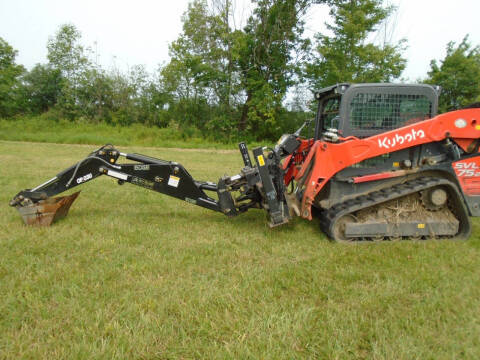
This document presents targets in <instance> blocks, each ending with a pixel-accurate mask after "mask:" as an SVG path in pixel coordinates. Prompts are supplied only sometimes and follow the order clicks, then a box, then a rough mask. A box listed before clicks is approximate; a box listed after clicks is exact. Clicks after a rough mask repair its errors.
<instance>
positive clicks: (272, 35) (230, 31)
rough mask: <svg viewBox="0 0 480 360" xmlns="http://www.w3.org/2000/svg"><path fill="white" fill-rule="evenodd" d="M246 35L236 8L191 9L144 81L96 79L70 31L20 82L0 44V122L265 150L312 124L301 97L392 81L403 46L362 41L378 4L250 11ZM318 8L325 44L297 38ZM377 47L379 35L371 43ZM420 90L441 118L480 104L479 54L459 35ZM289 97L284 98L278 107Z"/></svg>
mask: <svg viewBox="0 0 480 360" xmlns="http://www.w3.org/2000/svg"><path fill="white" fill-rule="evenodd" d="M252 3H253V5H254V8H253V11H252V13H251V14H250V16H249V17H248V19H247V20H246V22H245V24H244V25H243V26H242V27H238V26H237V25H236V23H235V21H234V20H235V14H234V10H233V9H234V0H211V1H209V2H207V1H206V0H193V1H192V2H191V3H190V4H189V6H188V10H187V11H186V13H185V14H184V16H183V18H182V22H183V31H182V33H181V34H180V35H179V36H178V38H177V39H176V40H175V41H174V42H172V43H171V44H170V45H169V55H170V60H169V62H168V63H166V64H164V65H163V66H160V67H159V70H158V71H156V72H155V73H153V74H152V73H149V72H147V71H146V69H145V68H144V67H143V66H140V65H138V66H133V67H132V68H131V69H129V70H128V71H127V72H121V71H119V70H118V69H109V70H107V69H104V68H102V67H101V66H99V65H98V64H97V63H96V62H95V61H93V60H92V58H93V53H92V51H91V50H90V49H89V48H84V47H83V46H82V43H81V34H80V32H79V31H78V29H77V28H76V27H75V26H74V25H72V24H65V25H62V26H60V28H59V29H58V31H57V32H56V33H55V34H54V35H53V36H52V37H50V38H49V40H48V43H47V50H48V55H47V59H48V62H47V63H44V64H37V65H35V66H34V67H33V68H32V69H31V70H29V71H27V70H26V69H25V68H24V67H23V66H22V65H20V64H17V63H16V60H15V59H16V56H17V51H16V50H15V49H13V48H12V46H10V45H9V44H8V43H7V42H6V41H5V40H3V39H2V38H0V117H3V118H12V117H15V116H28V115H41V116H42V117H45V118H47V119H51V120H52V121H55V120H58V119H69V120H71V121H88V122H106V123H109V124H115V125H121V126H127V125H130V124H133V123H141V124H146V125H149V126H158V127H168V126H170V127H176V128H178V129H179V131H182V132H184V133H185V134H187V135H188V134H193V133H198V134H201V135H202V136H205V137H209V138H213V139H215V140H226V141H232V140H236V139H239V138H247V139H257V140H260V139H275V138H276V137H278V135H279V134H281V133H282V132H288V131H291V130H292V129H293V128H294V127H295V126H296V125H298V124H299V123H301V122H303V121H304V120H305V119H306V118H309V117H311V116H312V114H311V112H310V109H309V107H308V105H306V99H305V98H306V97H311V93H309V92H306V91H305V89H319V88H322V87H325V86H328V85H332V84H334V83H338V82H390V81H394V80H398V79H401V74H402V71H403V70H404V68H405V66H406V59H405V58H404V57H403V52H404V50H405V48H406V40H400V41H398V42H396V43H392V42H390V41H386V38H387V36H386V34H383V37H384V38H383V39H381V41H378V39H377V41H376V42H374V41H370V39H371V38H372V34H377V35H378V34H380V37H381V35H382V34H381V33H379V31H380V29H382V28H385V27H386V26H387V25H388V21H389V19H390V17H391V15H392V14H393V12H394V11H395V8H394V7H392V6H387V5H385V4H384V1H383V0H253V1H252ZM313 6H328V7H329V9H330V18H329V20H328V21H327V22H326V31H325V33H317V34H315V36H314V37H313V39H309V38H307V37H306V36H305V34H304V32H305V20H304V19H305V16H306V15H308V12H309V11H310V10H311V8H312V7H313ZM377 38H378V36H377ZM446 49H447V53H446V57H445V58H444V59H443V60H440V61H438V60H432V62H431V70H430V71H429V72H428V74H427V76H426V78H425V79H422V80H421V81H424V82H427V83H434V84H437V85H440V86H442V87H443V95H442V97H441V100H440V109H441V110H442V111H446V110H450V109H453V108H458V107H461V106H463V105H466V104H468V103H470V102H474V101H478V100H480V97H479V96H480V81H479V79H480V77H479V75H480V50H479V48H478V46H477V47H473V46H472V45H471V44H470V42H469V40H468V36H466V37H465V38H464V39H463V40H462V41H461V42H460V43H459V44H456V43H454V42H449V43H448V44H447V47H446ZM287 95H288V96H287Z"/></svg>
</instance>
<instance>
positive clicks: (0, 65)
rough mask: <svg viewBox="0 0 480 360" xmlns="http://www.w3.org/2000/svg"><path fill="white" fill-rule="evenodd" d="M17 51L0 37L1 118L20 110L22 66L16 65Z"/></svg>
mask: <svg viewBox="0 0 480 360" xmlns="http://www.w3.org/2000/svg"><path fill="white" fill-rule="evenodd" d="M17 53H18V52H17V51H16V50H14V49H13V48H12V47H11V46H10V45H9V44H8V43H7V42H6V41H5V40H4V39H2V38H1V37H0V117H7V116H12V115H14V114H15V113H16V112H19V111H21V109H20V108H19V101H20V100H19V97H18V95H19V77H20V75H21V74H22V73H23V72H24V70H25V69H24V68H23V66H22V65H18V64H16V63H15V58H16V56H17Z"/></svg>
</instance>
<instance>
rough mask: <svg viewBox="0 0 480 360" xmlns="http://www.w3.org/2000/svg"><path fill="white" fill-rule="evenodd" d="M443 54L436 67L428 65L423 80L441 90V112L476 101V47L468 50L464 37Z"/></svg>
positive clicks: (479, 65)
mask: <svg viewBox="0 0 480 360" xmlns="http://www.w3.org/2000/svg"><path fill="white" fill-rule="evenodd" d="M446 50H447V54H446V56H445V58H444V59H443V60H441V61H440V64H439V63H438V62H437V61H436V60H432V61H431V63H430V67H431V70H430V71H429V72H428V79H427V80H426V82H428V83H430V84H436V85H440V86H441V87H442V93H441V96H440V101H439V110H440V111H442V112H444V111H449V110H453V109H458V108H460V107H462V106H465V105H468V104H470V103H472V102H475V101H479V100H480V81H479V79H480V47H479V46H475V47H472V45H471V44H470V43H469V41H468V35H467V36H465V38H464V39H463V40H462V42H461V43H460V44H458V45H456V44H455V42H453V41H451V42H449V43H448V44H447V47H446Z"/></svg>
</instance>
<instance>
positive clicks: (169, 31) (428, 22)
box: [0, 0, 480, 81]
mask: <svg viewBox="0 0 480 360" xmlns="http://www.w3.org/2000/svg"><path fill="white" fill-rule="evenodd" d="M188 2H189V1H188V0H163V1H162V0H156V1H155V0H136V1H125V0H83V1H80V0H75V1H73V0H16V1H11V0H0V37H2V38H4V39H5V40H6V41H7V42H8V43H9V44H10V45H11V46H13V47H14V48H15V49H17V50H18V51H19V54H18V57H17V62H18V63H20V64H23V65H25V66H26V67H27V68H31V67H32V66H33V65H35V64H36V63H45V62H46V54H47V50H46V44H47V41H48V38H49V36H52V35H53V34H55V32H56V31H57V29H58V27H59V26H60V25H61V24H64V23H72V24H74V25H75V26H76V27H77V28H78V29H79V30H80V32H81V33H82V39H83V40H82V43H83V45H85V46H91V47H92V48H93V49H94V50H95V49H96V50H97V54H98V60H99V63H100V64H101V65H103V66H104V67H105V68H109V67H112V66H116V67H118V68H120V69H123V70H124V69H127V68H128V66H132V65H137V64H143V65H145V66H146V67H147V69H148V70H149V71H153V70H155V69H156V68H157V67H158V64H161V63H162V62H166V61H168V44H169V43H170V42H171V41H173V40H175V39H176V38H177V36H178V34H179V33H180V31H181V29H182V23H181V16H182V14H183V13H184V12H185V11H186V9H187V5H188ZM390 2H391V3H393V4H395V5H397V6H398V11H397V15H396V18H395V21H396V27H395V32H394V40H397V39H400V38H406V39H407V40H408V49H407V51H406V52H405V53H404V55H405V57H406V58H407V60H408V65H407V69H406V70H405V72H404V73H403V77H404V78H405V79H406V80H411V81H414V80H416V79H418V78H423V77H425V76H426V73H427V71H428V70H429V64H430V60H431V59H434V58H435V59H442V58H443V57H444V56H445V46H446V44H447V42H448V41H451V40H453V41H456V42H460V41H461V40H462V38H463V37H464V36H465V35H466V34H470V40H471V42H472V43H473V44H474V45H477V44H480V26H479V25H478V14H480V1H475V0H456V1H438V0H437V1H434V0H391V1H390ZM236 3H237V18H238V19H239V18H241V14H242V13H243V14H248V12H249V8H250V6H249V4H248V2H247V0H236ZM326 10H327V9H325V7H322V6H318V5H317V6H315V8H313V9H312V10H311V12H310V13H309V15H308V19H307V20H308V21H307V30H308V32H307V34H309V35H310V36H311V35H312V34H314V33H315V32H316V31H319V30H322V29H323V23H324V22H325V20H327V19H326V15H327V14H328V12H326ZM95 43H96V45H95Z"/></svg>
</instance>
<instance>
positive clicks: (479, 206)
mask: <svg viewBox="0 0 480 360" xmlns="http://www.w3.org/2000/svg"><path fill="white" fill-rule="evenodd" d="M452 167H453V170H454V171H455V174H456V175H457V179H458V182H459V183H460V186H461V188H462V191H463V194H464V195H465V200H466V202H467V206H468V209H469V211H470V213H471V215H472V216H480V156H475V157H471V158H468V159H462V160H459V161H456V162H454V163H452Z"/></svg>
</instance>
